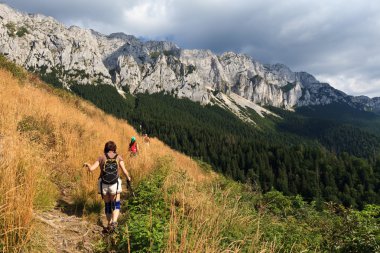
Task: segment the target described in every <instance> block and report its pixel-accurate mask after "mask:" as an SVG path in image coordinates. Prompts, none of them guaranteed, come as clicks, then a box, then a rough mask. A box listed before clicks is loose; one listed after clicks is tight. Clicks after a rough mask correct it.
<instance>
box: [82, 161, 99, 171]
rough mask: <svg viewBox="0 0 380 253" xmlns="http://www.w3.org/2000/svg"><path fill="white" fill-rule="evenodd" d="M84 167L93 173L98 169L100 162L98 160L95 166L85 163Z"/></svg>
mask: <svg viewBox="0 0 380 253" xmlns="http://www.w3.org/2000/svg"><path fill="white" fill-rule="evenodd" d="M83 165H84V166H86V167H87V168H88V171H90V172H91V171H93V170H95V169H96V168H98V166H99V160H97V161H96V162H95V163H94V164H93V165H90V164H89V163H84V164H83Z"/></svg>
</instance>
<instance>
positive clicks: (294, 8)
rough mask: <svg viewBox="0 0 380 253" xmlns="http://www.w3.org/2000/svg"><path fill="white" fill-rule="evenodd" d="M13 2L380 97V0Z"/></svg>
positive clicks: (96, 26)
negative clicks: (243, 56)
mask: <svg viewBox="0 0 380 253" xmlns="http://www.w3.org/2000/svg"><path fill="white" fill-rule="evenodd" d="M5 2H8V1H5ZM9 4H10V5H11V6H14V7H15V8H18V9H20V10H24V11H29V12H39V13H43V14H45V15H51V16H53V17H55V18H57V19H58V20H59V21H62V22H64V23H65V24H67V25H70V24H77V25H78V24H79V25H81V26H84V27H86V28H93V29H94V30H98V31H100V32H102V33H105V34H109V33H112V32H125V33H127V34H133V35H137V36H142V37H145V38H151V39H164V38H170V39H172V40H173V41H174V42H175V43H177V44H178V45H179V46H180V47H183V48H203V49H211V50H213V51H214V52H217V53H220V52H223V51H236V52H244V53H247V54H250V55H252V56H253V58H254V59H257V60H259V61H261V62H263V63H277V62H280V63H284V64H286V65H288V66H289V67H291V68H292V69H293V70H294V71H307V72H309V73H311V74H313V75H316V76H318V77H321V78H322V77H326V78H327V79H328V80H331V84H332V85H333V86H335V87H336V88H339V89H340V87H344V88H342V89H343V90H344V91H345V92H347V93H349V94H359V93H360V94H361V93H364V94H366V95H369V96H375V95H379V93H380V83H379V82H378V81H377V80H380V69H379V67H378V66H380V43H378V41H380V2H378V1H373V0H362V1H357V0H334V1H330V0H287V1H278V0H252V1H248V0H235V1H231V0H206V1H205V0H192V1H188V0H113V1H111V2H106V1H103V0H83V1H77V0H65V1H61V0H50V1H46V0H34V1H24V0H9ZM344 78H348V79H347V80H344ZM327 79H326V80H327ZM344 83H349V84H350V85H344ZM363 87H364V88H363Z"/></svg>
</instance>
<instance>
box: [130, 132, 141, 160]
mask: <svg viewBox="0 0 380 253" xmlns="http://www.w3.org/2000/svg"><path fill="white" fill-rule="evenodd" d="M128 150H129V152H130V156H137V154H138V153H139V147H138V145H137V141H136V137H134V136H133V137H132V138H131V142H130V143H129V148H128Z"/></svg>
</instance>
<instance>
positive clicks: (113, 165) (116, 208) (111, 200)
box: [84, 141, 131, 232]
mask: <svg viewBox="0 0 380 253" xmlns="http://www.w3.org/2000/svg"><path fill="white" fill-rule="evenodd" d="M84 166H86V167H87V168H88V170H89V171H90V172H92V171H93V170H95V169H96V168H98V166H100V176H99V180H98V192H99V194H101V195H102V199H103V200H104V206H105V213H106V216H107V221H108V225H107V227H106V228H105V230H104V232H112V231H114V230H115V228H116V227H117V218H118V216H119V214H120V193H121V192H122V188H121V179H120V177H119V168H121V169H122V171H123V173H124V175H125V176H126V178H127V182H128V181H131V177H130V176H129V173H128V171H127V169H126V168H125V164H124V161H123V158H122V157H121V156H120V155H118V154H117V153H116V144H115V142H113V141H109V142H107V143H106V144H105V146H104V154H103V155H101V156H100V157H99V158H98V160H96V161H95V163H94V164H93V165H90V164H89V163H84Z"/></svg>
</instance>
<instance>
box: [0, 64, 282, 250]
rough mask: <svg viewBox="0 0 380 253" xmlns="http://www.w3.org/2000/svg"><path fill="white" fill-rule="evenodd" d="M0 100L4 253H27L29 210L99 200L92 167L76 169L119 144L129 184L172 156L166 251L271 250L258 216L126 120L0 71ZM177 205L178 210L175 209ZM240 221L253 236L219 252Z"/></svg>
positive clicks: (34, 81) (189, 161)
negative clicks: (135, 147) (133, 150)
mask: <svg viewBox="0 0 380 253" xmlns="http://www.w3.org/2000/svg"><path fill="white" fill-rule="evenodd" d="M0 96H1V98H2V99H1V100H0V171H1V173H0V245H1V246H0V249H1V248H2V251H3V252H21V251H23V252H24V251H26V250H28V249H27V248H26V245H27V242H28V241H29V240H30V238H31V233H32V232H33V215H34V213H35V212H36V211H37V210H43V209H49V208H52V207H53V206H54V205H55V202H56V200H57V199H58V198H59V197H60V196H61V195H65V196H66V198H72V199H75V198H79V199H81V200H82V201H84V202H86V201H87V200H91V201H99V202H100V201H101V200H100V197H99V196H98V195H97V194H96V181H97V177H98V173H99V170H97V171H95V172H94V173H93V174H88V173H87V171H86V170H85V169H84V168H83V167H82V165H83V163H84V162H90V163H92V162H94V161H95V160H96V159H97V158H98V156H99V155H101V154H102V150H103V147H104V144H105V143H106V142H107V141H109V140H113V141H115V142H116V144H117V145H118V153H119V154H120V155H121V156H122V157H123V158H124V160H125V161H126V164H127V169H128V170H129V171H130V173H131V175H132V179H133V181H134V182H136V183H138V182H139V181H140V180H141V179H143V178H144V177H145V176H146V175H148V174H149V173H150V172H151V171H152V169H153V168H154V167H155V163H157V161H158V160H159V158H160V157H164V156H170V157H171V160H172V162H171V172H170V173H169V176H168V177H167V179H166V182H165V187H173V186H175V187H176V188H177V191H176V192H175V193H174V194H173V195H172V196H171V197H170V198H169V199H168V200H167V201H168V202H169V203H170V206H171V210H172V212H171V219H170V231H169V238H168V243H167V247H166V249H165V252H239V251H240V249H241V245H243V244H247V243H248V244H249V245H250V247H249V252H276V251H277V250H278V249H277V247H276V245H275V244H273V243H272V244H271V243H267V242H263V241H262V240H261V234H260V232H259V231H260V229H259V224H260V219H259V218H258V217H259V216H255V217H254V216H252V215H244V212H243V214H242V212H241V210H239V208H241V207H240V206H239V199H238V198H236V199H234V198H235V196H233V194H231V192H230V191H229V190H228V189H227V190H220V189H218V184H217V183H215V182H216V181H217V180H218V178H219V176H217V175H216V174H215V173H212V172H204V171H203V170H202V169H200V167H199V166H198V164H197V163H196V162H194V161H193V160H192V159H190V158H189V157H186V156H184V155H183V154H181V153H179V152H176V151H173V150H171V149H170V148H169V147H167V146H166V145H165V144H163V143H162V142H160V141H159V140H157V139H154V138H152V139H151V142H150V145H148V144H144V143H143V139H142V137H140V136H138V135H137V133H136V131H135V130H134V129H133V128H132V127H131V126H129V125H128V123H127V122H126V121H124V120H119V119H116V118H114V117H111V116H109V115H106V114H105V113H103V112H102V111H101V110H99V109H97V108H96V107H95V106H93V105H91V104H90V103H88V102H85V101H83V100H81V99H79V98H77V97H75V96H73V95H70V94H69V93H67V92H64V91H60V90H56V89H53V88H51V87H50V86H47V85H46V84H44V83H42V82H41V81H40V80H39V79H38V78H36V77H35V76H33V75H29V76H28V79H27V81H24V82H23V83H20V81H18V80H17V79H15V78H13V77H12V76H11V74H9V73H8V72H6V71H4V70H1V69H0ZM131 136H136V137H137V141H138V143H139V147H140V154H139V155H138V156H137V157H133V158H131V157H129V155H128V152H127V149H128V144H129V140H130V137H131ZM220 192H222V193H223V194H222V195H221V196H219V195H220V194H219V193H220ZM218 194H219V195H218ZM216 199H218V200H216ZM231 199H234V200H233V201H231ZM231 203H232V205H231ZM178 208H180V210H181V212H178V211H176V210H178ZM247 224H250V225H251V226H252V224H253V225H254V226H257V228H256V229H254V231H255V232H254V233H251V234H248V235H244V236H243V238H241V240H239V241H236V242H231V243H230V244H229V245H225V246H224V247H223V249H221V244H223V240H225V238H223V237H221V236H220V235H221V234H223V233H222V232H223V231H226V230H228V229H229V226H235V225H237V226H241V227H243V226H246V225H247ZM39 239H41V238H39ZM30 251H33V249H30Z"/></svg>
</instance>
